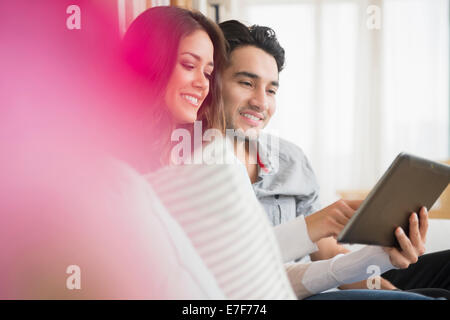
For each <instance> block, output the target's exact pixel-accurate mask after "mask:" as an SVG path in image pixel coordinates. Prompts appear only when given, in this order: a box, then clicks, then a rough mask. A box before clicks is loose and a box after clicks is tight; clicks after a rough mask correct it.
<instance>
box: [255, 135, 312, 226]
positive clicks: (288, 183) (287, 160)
mask: <svg viewBox="0 0 450 320" xmlns="http://www.w3.org/2000/svg"><path fill="white" fill-rule="evenodd" d="M258 156H259V161H258V162H259V164H260V165H259V166H258V180H257V182H255V183H254V184H253V185H252V186H253V190H254V192H255V194H256V197H257V198H258V200H259V201H260V203H261V204H262V206H263V207H264V209H265V211H266V213H267V215H268V217H269V220H270V222H271V223H272V225H274V226H275V225H278V224H281V223H284V222H287V221H290V220H292V219H294V218H295V217H297V216H299V215H304V216H307V215H309V214H311V213H314V212H316V211H318V210H320V209H321V207H320V203H319V185H318V183H317V179H316V176H315V175H314V172H313V170H312V168H311V165H310V164H309V161H308V159H307V158H306V156H305V154H304V153H303V151H302V150H301V149H300V148H299V147H297V146H296V145H295V144H293V143H291V142H288V141H286V140H284V139H281V138H279V137H277V136H274V135H269V134H266V133H264V134H261V135H260V137H259V139H258Z"/></svg>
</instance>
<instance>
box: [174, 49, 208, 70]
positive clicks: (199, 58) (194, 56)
mask: <svg viewBox="0 0 450 320" xmlns="http://www.w3.org/2000/svg"><path fill="white" fill-rule="evenodd" d="M184 54H188V55H190V56H192V57H193V58H194V59H196V60H198V61H201V60H202V58H201V57H200V56H199V55H197V54H195V53H192V52H189V51H185V52H182V53H181V54H180V55H184ZM208 66H211V67H214V63H213V62H212V61H210V62H208Z"/></svg>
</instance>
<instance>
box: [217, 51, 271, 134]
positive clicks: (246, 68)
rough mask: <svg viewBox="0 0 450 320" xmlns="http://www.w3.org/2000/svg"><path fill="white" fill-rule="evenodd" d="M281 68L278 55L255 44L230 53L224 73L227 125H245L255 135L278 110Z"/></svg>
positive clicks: (240, 127) (228, 126)
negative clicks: (271, 53)
mask: <svg viewBox="0 0 450 320" xmlns="http://www.w3.org/2000/svg"><path fill="white" fill-rule="evenodd" d="M277 90H278V68H277V63H276V61H275V58H274V57H273V56H271V55H270V54H268V53H266V52H265V51H263V50H261V49H259V48H256V47H254V46H245V47H240V48H237V49H235V50H233V52H232V53H231V56H230V65H229V66H228V67H227V68H226V70H225V72H224V74H223V92H222V94H223V101H224V107H225V114H226V120H227V128H228V129H235V130H237V129H242V130H243V131H244V132H246V131H247V130H248V129H253V130H250V131H253V132H252V133H250V132H248V133H247V134H246V136H248V137H255V136H254V135H255V134H256V135H258V134H259V131H260V130H261V129H262V128H264V127H265V126H266V125H267V123H268V122H269V120H270V118H271V117H272V115H273V113H274V112H275V94H276V92H277Z"/></svg>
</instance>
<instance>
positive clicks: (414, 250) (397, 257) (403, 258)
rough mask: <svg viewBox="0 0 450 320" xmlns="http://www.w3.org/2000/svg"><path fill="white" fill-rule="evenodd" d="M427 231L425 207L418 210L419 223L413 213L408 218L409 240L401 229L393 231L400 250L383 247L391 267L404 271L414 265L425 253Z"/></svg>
mask: <svg viewBox="0 0 450 320" xmlns="http://www.w3.org/2000/svg"><path fill="white" fill-rule="evenodd" d="M427 231H428V212H427V209H426V208H425V207H422V209H421V210H420V221H419V219H418V216H417V214H416V213H415V212H413V213H412V214H411V216H410V218H409V238H408V237H407V236H406V234H405V232H404V231H403V229H402V228H401V227H398V228H397V229H396V230H395V236H396V237H397V240H398V242H399V244H400V249H398V248H390V247H385V248H384V250H385V251H386V252H387V253H388V254H389V259H390V260H391V263H392V265H393V266H395V267H397V268H400V269H406V268H408V267H409V265H410V264H413V263H416V262H417V261H418V259H419V257H420V256H421V255H423V254H424V253H425V242H426V237H427Z"/></svg>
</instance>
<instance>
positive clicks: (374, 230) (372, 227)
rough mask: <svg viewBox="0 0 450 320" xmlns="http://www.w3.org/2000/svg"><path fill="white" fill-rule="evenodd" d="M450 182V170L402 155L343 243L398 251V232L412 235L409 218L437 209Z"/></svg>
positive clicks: (364, 205) (346, 231)
mask: <svg viewBox="0 0 450 320" xmlns="http://www.w3.org/2000/svg"><path fill="white" fill-rule="evenodd" d="M449 182H450V166H449V165H446V164H443V163H438V162H434V161H430V160H427V159H423V158H420V157H416V156H414V155H411V154H407V153H400V154H399V155H398V156H397V158H395V160H394V161H393V162H392V164H391V166H390V167H389V168H388V169H387V171H386V172H385V173H384V175H383V176H382V177H381V179H380V180H379V181H378V182H377V184H376V185H375V187H374V188H373V189H372V190H371V191H370V193H369V194H368V196H367V198H366V199H365V200H364V201H363V203H362V204H361V206H360V207H359V208H358V210H357V211H356V212H355V214H354V215H353V216H352V217H351V219H350V220H349V221H348V223H347V225H346V226H345V227H344V229H343V230H342V231H341V233H340V234H339V236H338V238H337V241H338V242H341V243H361V244H371V245H380V246H388V247H394V246H397V247H398V242H397V239H396V238H395V234H394V230H395V229H396V228H397V227H402V228H403V230H404V231H405V232H406V233H407V234H408V231H409V217H410V215H411V213H412V212H416V213H417V214H419V211H420V208H421V207H422V206H425V207H426V208H427V209H428V210H429V209H430V208H431V207H432V206H433V204H434V203H435V202H436V200H437V199H438V198H439V196H440V195H441V193H442V192H443V191H444V189H445V188H446V187H447V186H448V184H449Z"/></svg>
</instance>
